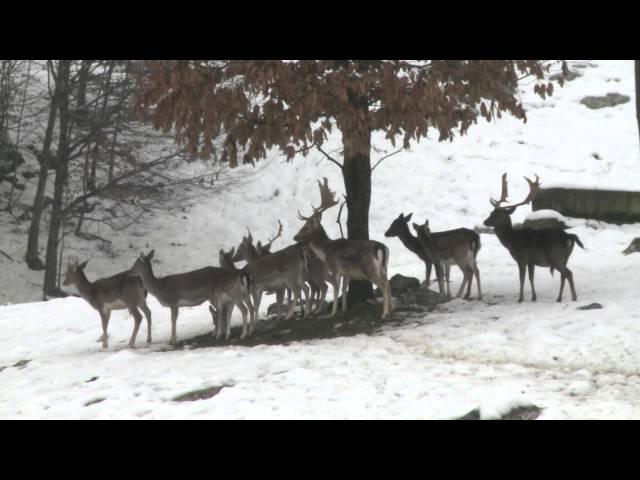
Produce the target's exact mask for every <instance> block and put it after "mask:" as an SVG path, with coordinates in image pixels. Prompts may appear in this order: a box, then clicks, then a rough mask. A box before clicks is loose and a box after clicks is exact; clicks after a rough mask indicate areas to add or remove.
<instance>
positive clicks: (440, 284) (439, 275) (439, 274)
mask: <svg viewBox="0 0 640 480" xmlns="http://www.w3.org/2000/svg"><path fill="white" fill-rule="evenodd" d="M434 267H435V269H436V278H437V279H438V289H439V290H440V295H444V279H443V278H442V277H443V275H444V272H443V271H442V264H441V263H440V262H435V263H434Z"/></svg>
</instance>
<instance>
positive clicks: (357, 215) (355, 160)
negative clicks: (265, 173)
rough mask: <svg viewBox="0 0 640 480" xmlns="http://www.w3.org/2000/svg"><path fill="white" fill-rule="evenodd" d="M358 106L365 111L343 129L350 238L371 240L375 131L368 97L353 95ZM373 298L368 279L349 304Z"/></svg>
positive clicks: (356, 286) (353, 290)
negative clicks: (372, 130) (370, 220)
mask: <svg viewBox="0 0 640 480" xmlns="http://www.w3.org/2000/svg"><path fill="white" fill-rule="evenodd" d="M351 101H352V103H353V105H354V106H355V107H357V108H359V109H362V110H363V111H364V113H365V116H364V120H363V121H361V122H358V124H357V125H355V126H354V128H352V129H349V130H347V131H345V130H346V129H345V130H343V131H342V143H343V147H344V164H343V168H342V175H343V178H344V187H345V191H346V193H347V238H349V239H350V240H369V205H370V203H371V131H370V129H369V125H368V123H367V121H366V113H367V109H368V106H367V101H366V98H364V97H360V98H352V100H351ZM369 298H373V287H372V285H371V282H369V281H366V280H357V281H356V280H354V281H352V282H351V283H350V284H349V292H348V297H347V301H348V305H350V306H352V305H354V304H356V303H358V302H362V301H364V300H367V299H369Z"/></svg>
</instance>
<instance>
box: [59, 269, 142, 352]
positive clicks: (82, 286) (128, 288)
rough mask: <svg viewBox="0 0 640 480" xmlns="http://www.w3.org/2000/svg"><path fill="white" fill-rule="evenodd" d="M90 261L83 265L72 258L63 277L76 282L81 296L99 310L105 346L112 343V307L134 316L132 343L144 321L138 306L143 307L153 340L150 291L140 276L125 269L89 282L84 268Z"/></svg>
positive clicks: (70, 281) (133, 343) (74, 283)
mask: <svg viewBox="0 0 640 480" xmlns="http://www.w3.org/2000/svg"><path fill="white" fill-rule="evenodd" d="M87 263H88V260H87V261H86V262H84V263H81V264H80V265H78V263H77V262H73V263H71V262H70V263H69V264H68V265H67V273H66V275H65V277H64V282H63V285H71V284H73V285H75V287H76V288H77V289H78V293H80V296H81V297H82V298H84V299H85V300H86V301H87V303H89V305H91V306H92V307H93V308H95V309H96V310H97V311H98V313H99V314H100V319H101V320H102V337H101V340H102V347H103V348H108V346H109V342H108V335H107V327H108V326H109V318H110V317H111V310H124V309H127V310H129V313H130V314H131V316H132V317H133V318H134V321H135V324H134V327H133V333H132V334H131V339H130V340H129V346H130V347H133V346H134V345H135V343H136V336H137V335H138V329H139V328H140V323H141V322H142V315H140V312H139V311H138V308H140V310H142V312H143V313H144V316H145V317H146V318H147V343H151V310H149V307H148V306H147V301H146V296H147V292H146V291H145V289H144V287H143V286H142V282H141V281H140V279H138V278H133V277H130V276H129V275H127V272H122V273H118V274H117V275H114V276H112V277H108V278H101V279H100V280H96V281H95V282H90V281H89V280H88V279H87V277H86V275H85V274H84V268H85V267H86V266H87Z"/></svg>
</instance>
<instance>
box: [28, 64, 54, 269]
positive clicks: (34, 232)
mask: <svg viewBox="0 0 640 480" xmlns="http://www.w3.org/2000/svg"><path fill="white" fill-rule="evenodd" d="M49 65H50V68H51V69H53V61H50V64H49ZM59 97H60V88H59V85H58V83H57V82H56V85H55V87H54V91H53V97H51V102H50V105H49V120H48V122H47V130H46V132H45V136H44V141H43V143H42V152H41V155H40V159H39V160H40V173H39V174H38V187H37V189H36V195H35V198H34V200H33V215H32V217H31V224H30V225H29V236H28V240H27V254H26V255H25V260H26V261H27V266H28V267H29V268H30V269H31V270H43V269H44V264H43V263H42V260H40V257H39V256H38V240H39V237H40V220H41V218H42V210H43V209H44V193H45V188H46V186H47V177H48V175H49V160H50V158H51V142H52V141H53V129H54V127H55V124H56V115H57V112H58V100H59Z"/></svg>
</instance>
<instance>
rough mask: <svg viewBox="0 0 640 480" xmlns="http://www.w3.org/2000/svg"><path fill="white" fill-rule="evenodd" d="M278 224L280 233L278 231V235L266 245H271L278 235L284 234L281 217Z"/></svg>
mask: <svg viewBox="0 0 640 480" xmlns="http://www.w3.org/2000/svg"><path fill="white" fill-rule="evenodd" d="M278 225H279V226H278V233H276V236H275V237H273V238H272V239H270V240H269V243H267V244H266V245H265V247H266V246H267V245H271V244H272V243H273V241H274V240H275V239H276V238H278V237H280V236H281V235H282V222H280V219H278Z"/></svg>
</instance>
